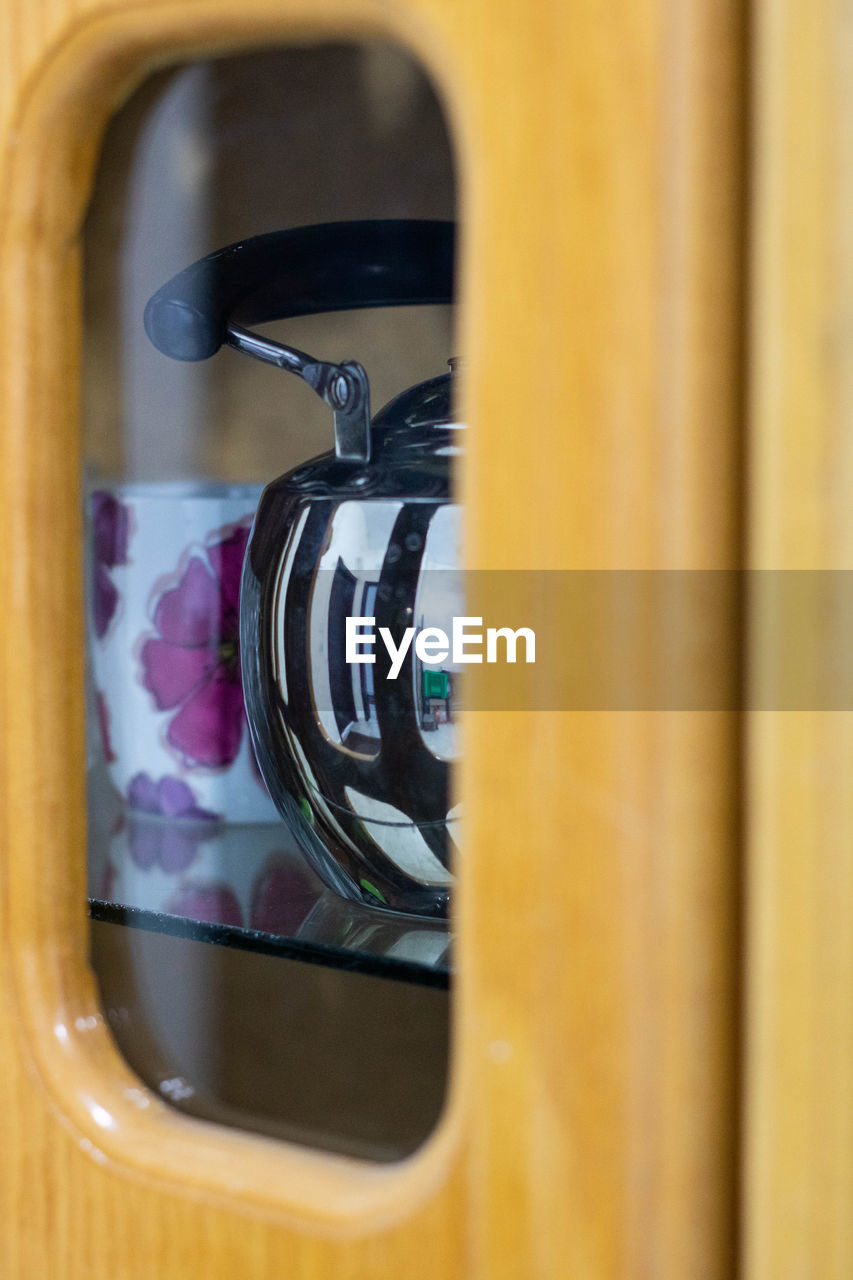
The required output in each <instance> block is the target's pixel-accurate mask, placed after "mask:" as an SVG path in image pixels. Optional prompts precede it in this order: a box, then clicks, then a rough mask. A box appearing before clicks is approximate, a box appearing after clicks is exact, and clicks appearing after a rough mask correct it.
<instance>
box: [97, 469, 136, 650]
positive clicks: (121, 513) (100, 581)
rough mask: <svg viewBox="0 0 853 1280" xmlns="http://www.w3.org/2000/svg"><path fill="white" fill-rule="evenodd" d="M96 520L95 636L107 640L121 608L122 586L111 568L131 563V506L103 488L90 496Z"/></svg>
mask: <svg viewBox="0 0 853 1280" xmlns="http://www.w3.org/2000/svg"><path fill="white" fill-rule="evenodd" d="M89 510H90V514H91V519H92V544H93V546H92V614H93V622H94V625H95V635H96V636H97V637H98V639H99V640H103V638H104V636H105V635H106V634H107V631H108V630H109V625H110V623H111V622H112V620H113V618H114V616H115V611H116V609H117V608H118V599H119V597H118V588H117V587H116V585H115V583H114V582H113V580H112V578H111V577H110V572H109V571H110V569H114V568H115V567H116V565H120V564H127V548H128V543H129V541H130V508H129V507H126V506H125V505H124V503H122V502H119V500H118V498H115V497H114V496H113V495H112V494H111V493H106V492H105V491H104V490H102V489H99V490H97V492H95V493H93V494H92V496H91V499H90V504H89Z"/></svg>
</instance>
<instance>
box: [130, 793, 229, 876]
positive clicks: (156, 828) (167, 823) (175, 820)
mask: <svg viewBox="0 0 853 1280" xmlns="http://www.w3.org/2000/svg"><path fill="white" fill-rule="evenodd" d="M127 803H128V806H129V807H128V839H129V844H130V856H131V858H132V859H133V861H134V862H135V863H136V865H137V866H138V867H141V868H142V869H143V870H148V868H149V867H153V866H155V865H159V866H160V867H161V868H162V870H163V871H165V872H167V873H169V874H175V873H176V872H179V871H185V870H186V868H187V867H189V866H190V865H191V863H193V862H194V861H195V857H196V854H197V852H198V848H199V845H200V844H202V843H203V842H204V841H205V840H209V839H210V837H211V836H212V835H215V833H216V829H217V824H218V823H220V822H221V821H222V819H221V816H220V814H218V813H211V811H210V810H209V809H202V808H200V807H199V806H198V805H197V804H196V799H195V796H194V795H193V793H192V790H191V788H190V787H188V786H187V784H186V783H185V782H184V781H183V780H182V779H181V778H170V777H165V778H160V780H159V782H155V781H154V780H153V778H151V777H149V775H148V774H147V773H137V774H136V776H135V777H133V778H131V780H130V786H129V787H128V789H127ZM152 818H153V819H155V821H153V822H152V821H150V819H152ZM156 819H161V821H156Z"/></svg>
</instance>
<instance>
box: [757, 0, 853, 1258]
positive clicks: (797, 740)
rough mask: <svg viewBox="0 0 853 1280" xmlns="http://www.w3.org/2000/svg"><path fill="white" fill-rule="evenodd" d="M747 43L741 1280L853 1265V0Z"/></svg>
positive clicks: (781, 19)
mask: <svg viewBox="0 0 853 1280" xmlns="http://www.w3.org/2000/svg"><path fill="white" fill-rule="evenodd" d="M754 47H755V86H756V94H755V112H754V114H755V128H754V147H753V151H754V155H755V170H754V175H753V190H754V200H753V204H754V209H753V218H752V221H753V233H752V242H753V252H752V264H751V282H752V288H751V293H752V297H753V303H752V308H751V312H752V314H751V324H750V329H751V347H752V352H753V358H752V361H751V366H752V368H751V376H750V396H749V400H750V423H751V431H750V449H749V473H750V476H751V485H750V494H751V503H750V506H751V511H750V522H749V524H750V535H749V563H750V565H751V567H752V568H753V569H754V570H755V571H756V572H755V574H754V575H753V577H754V578H755V579H757V580H758V581H757V582H756V589H755V590H754V591H753V593H752V594H753V607H752V609H751V618H750V622H751V627H750V631H751V646H750V647H751V658H750V663H751V683H752V685H753V686H754V687H757V686H759V685H763V686H767V687H771V688H772V687H773V686H774V685H775V686H776V687H777V690H778V691H779V692H780V693H781V694H782V697H781V698H780V699H778V700H777V701H776V702H774V703H772V704H771V703H768V702H767V701H766V700H763V701H762V705H761V706H760V707H758V708H757V709H756V710H754V711H753V712H752V713H751V715H750V724H749V735H748V736H749V753H748V762H749V767H748V793H749V803H748V848H749V860H748V888H747V903H748V941H749V950H748V955H749V964H748V999H747V1007H746V1010H747V1020H746V1032H747V1036H746V1038H747V1057H746V1067H747V1071H746V1107H745V1114H744V1136H745V1169H746V1177H745V1180H744V1199H743V1222H744V1251H743V1274H744V1276H748V1277H750V1280H789V1278H790V1280H793V1277H795V1276H796V1277H797V1280H801V1278H802V1280H841V1278H842V1277H847V1276H849V1275H851V1273H853V1214H851V1212H850V1205H851V1202H853V1070H852V1069H851V1063H853V1000H851V993H853V788H851V778H853V715H852V714H851V710H850V706H851V703H850V696H849V681H847V679H846V676H845V671H846V669H847V667H848V664H849V655H850V643H849V638H850V605H849V599H850V595H849V586H848V585H847V582H846V580H847V579H849V576H850V575H849V572H847V571H849V569H850V567H851V565H853V507H851V501H850V495H851V492H853V452H851V443H850V442H851V431H850V424H851V409H853V376H851V371H852V370H853V365H851V360H850V332H851V305H853V146H851V124H853V96H851V91H852V90H853V27H851V22H850V15H849V12H848V13H845V12H844V8H843V6H840V5H835V4H832V3H823V2H821V3H817V4H808V3H806V4H801V3H799V0H782V3H779V4H776V3H765V2H764V0H762V2H760V3H759V4H758V5H757V8H756V22H755V40H754ZM780 571H788V573H789V575H793V574H795V575H796V578H797V579H798V580H799V581H800V582H801V583H803V584H806V590H805V591H804V592H803V594H802V601H803V608H802V610H801V611H800V612H799V617H797V618H796V619H793V621H794V622H795V623H796V626H797V630H798V638H799V643H800V646H801V652H800V655H799V656H800V663H801V666H802V665H803V664H806V663H807V664H810V665H811V670H812V672H813V673H814V675H815V676H817V677H819V685H818V683H817V682H816V686H815V687H820V689H821V695H822V697H821V700H820V701H816V702H814V703H811V704H810V703H804V704H803V703H801V704H800V705H798V706H797V705H795V706H791V705H788V704H789V703H790V701H791V700H790V697H789V696H788V694H789V692H790V691H789V689H788V687H787V685H786V682H785V676H784V668H783V667H782V666H781V655H782V651H783V646H784V641H785V639H786V632H787V631H788V630H789V627H790V624H791V622H792V616H791V613H790V612H789V611H788V610H787V609H784V610H782V611H780V610H779V608H778V607H777V608H774V607H773V600H774V598H775V599H776V601H777V606H778V600H779V597H780V595H783V593H780V592H779V591H778V590H777V589H776V588H775V587H774V583H778V582H779V581H781V577H780ZM830 571H836V573H835V575H833V574H832V573H831V572H830ZM837 571H841V572H840V573H839V572H837ZM791 580H793V577H789V581H791ZM819 601H821V602H822V607H818V602H819ZM780 613H781V616H780ZM819 707H822V708H823V709H811V708H819Z"/></svg>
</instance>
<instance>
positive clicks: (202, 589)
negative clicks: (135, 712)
mask: <svg viewBox="0 0 853 1280" xmlns="http://www.w3.org/2000/svg"><path fill="white" fill-rule="evenodd" d="M248 540H249V530H248V528H247V527H246V526H245V525H239V526H237V527H236V528H234V529H233V530H232V531H231V532H230V533H228V534H227V536H226V537H224V538H222V539H221V541H219V542H216V543H213V544H212V545H211V546H209V547H207V548H206V551H207V559H208V561H209V567H208V564H206V563H205V561H204V560H203V559H202V558H201V557H200V556H199V555H193V556H192V557H191V558H190V560H189V562H188V563H187V565H186V568H185V569H184V571H183V574H182V576H181V578H180V581H179V582H178V584H177V586H175V587H172V588H171V589H169V590H167V591H164V592H163V594H162V595H161V596H160V599H159V600H158V602H157V605H156V608H155V611H154V629H155V631H156V633H157V634H156V635H155V636H152V637H150V638H149V639H147V640H146V641H145V643H144V645H143V647H142V650H141V653H140V659H141V662H142V667H143V671H144V676H143V684H144V686H145V688H146V689H148V690H149V692H150V693H151V694H152V695H153V697H154V704H155V706H156V707H157V709H158V710H160V711H169V710H173V709H174V710H175V715H174V716H173V717H172V719H171V720H170V722H169V727H168V729H167V731H166V740H167V742H168V743H169V745H170V746H171V747H173V748H174V750H175V751H176V752H178V753H179V755H180V756H181V757H182V759H183V762H184V764H185V765H186V766H188V767H193V766H201V767H203V768H208V769H221V768H225V767H227V766H228V765H230V764H232V763H233V762H234V760H235V759H236V756H237V753H238V751H239V750H240V743H241V741H242V737H243V725H244V721H245V711H244V708H243V686H242V683H241V679H240V649H239V638H240V622H239V618H240V615H239V603H240V577H241V574H242V570H243V557H244V555H245V551H246V545H247V543H248Z"/></svg>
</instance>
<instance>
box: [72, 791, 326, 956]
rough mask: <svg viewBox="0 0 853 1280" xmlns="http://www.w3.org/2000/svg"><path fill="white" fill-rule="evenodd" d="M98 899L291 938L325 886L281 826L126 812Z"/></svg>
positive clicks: (114, 837) (116, 830)
mask: <svg viewBox="0 0 853 1280" xmlns="http://www.w3.org/2000/svg"><path fill="white" fill-rule="evenodd" d="M92 889H93V894H94V896H96V897H99V898H101V899H102V900H104V901H107V902H111V903H114V904H117V905H120V906H124V907H131V908H136V909H139V910H142V911H153V912H157V913H163V914H166V915H173V916H180V917H182V918H184V919H187V920H193V921H197V922H201V923H205V924H224V925H234V926H237V927H240V928H245V929H252V930H258V931H260V932H262V933H271V934H277V935H280V936H282V937H293V936H295V934H296V933H297V931H298V930H299V928H300V926H301V924H302V922H303V921H304V920H305V919H306V917H307V916H308V915H309V914H310V913H311V911H312V910H313V909H314V907H315V905H316V903H317V900H318V898H319V897H320V895H321V894H322V892H323V886H322V885H321V884H320V882H319V881H318V880H317V878H316V877H315V876H314V874H313V872H312V871H311V870H310V869H309V868H308V866H307V865H306V863H305V860H304V858H303V856H302V854H301V853H300V852H299V851H298V850H297V849H296V848H295V846H294V845H293V842H292V840H291V838H290V837H289V835H288V833H287V830H286V829H285V828H284V827H283V825H282V824H281V823H279V822H275V823H269V824H267V823H247V824H243V825H228V824H226V823H222V822H216V821H210V820H191V819H186V818H185V819H183V820H177V821H170V820H169V819H165V818H156V817H150V816H145V815H140V814H134V812H133V810H130V809H128V810H125V812H124V813H123V814H122V815H121V816H120V817H119V818H118V820H117V821H116V824H115V828H114V830H113V832H112V835H111V837H110V840H109V856H108V860H107V862H106V865H105V867H104V868H103V870H102V872H101V874H100V878H99V881H98V882H96V883H95V884H94V885H93V886H92Z"/></svg>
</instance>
